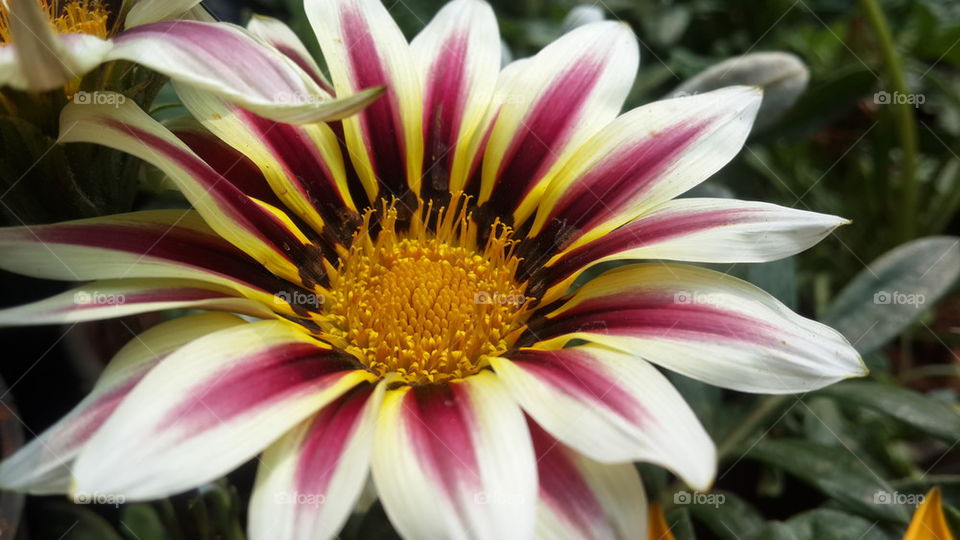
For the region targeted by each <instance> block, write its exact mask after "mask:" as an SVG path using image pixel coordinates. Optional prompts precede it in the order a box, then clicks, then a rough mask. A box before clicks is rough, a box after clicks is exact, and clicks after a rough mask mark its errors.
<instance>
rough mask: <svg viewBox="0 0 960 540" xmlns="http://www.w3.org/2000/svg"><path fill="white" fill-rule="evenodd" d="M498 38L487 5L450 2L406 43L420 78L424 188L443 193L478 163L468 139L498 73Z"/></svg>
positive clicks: (478, 122)
mask: <svg viewBox="0 0 960 540" xmlns="http://www.w3.org/2000/svg"><path fill="white" fill-rule="evenodd" d="M499 36H500V34H499V31H498V29H497V19H496V17H495V16H494V14H493V10H492V9H491V8H490V5H489V4H487V3H486V2H484V1H483V0H454V1H452V2H450V3H448V4H447V5H446V6H444V7H443V8H442V9H441V10H440V11H439V12H438V13H437V15H436V16H435V17H434V18H433V20H432V21H430V23H429V24H427V26H426V27H425V28H424V29H423V31H421V32H420V33H419V34H418V35H417V37H416V38H414V40H413V41H412V42H411V43H410V48H411V50H412V51H413V56H414V58H415V60H416V62H417V63H418V64H419V67H420V70H421V75H422V78H423V79H422V80H423V82H422V84H423V99H424V104H423V130H424V133H423V139H424V150H425V156H424V157H425V162H424V169H425V170H424V174H425V176H426V178H425V180H424V182H425V184H426V186H425V189H428V190H431V191H432V192H440V193H443V192H448V191H449V190H450V189H451V187H453V189H458V188H460V187H462V186H463V185H464V184H465V183H466V179H467V175H469V174H470V172H471V168H472V165H473V164H474V161H475V159H476V147H475V145H473V144H472V140H473V137H474V136H475V135H477V133H476V132H477V131H478V129H480V127H481V124H482V122H483V120H484V117H485V115H486V112H487V106H488V104H489V103H490V101H491V99H492V98H493V91H494V87H495V86H496V82H497V75H498V73H499V71H500V47H501V45H500V37H499Z"/></svg>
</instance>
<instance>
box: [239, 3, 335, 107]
mask: <svg viewBox="0 0 960 540" xmlns="http://www.w3.org/2000/svg"><path fill="white" fill-rule="evenodd" d="M247 30H248V31H249V32H250V33H251V34H253V35H255V36H257V37H258V38H260V39H262V40H263V41H266V42H267V43H269V44H270V45H271V46H273V47H274V48H275V49H277V50H278V51H280V53H281V54H283V55H284V56H286V57H287V58H289V59H291V60H293V62H294V63H295V64H297V66H299V67H300V69H302V70H303V71H305V72H306V73H307V75H310V77H311V78H312V79H313V80H314V82H316V83H317V84H318V85H320V88H323V89H324V91H326V92H327V93H328V94H331V95H333V85H332V84H330V81H328V80H327V77H326V75H324V74H323V71H321V70H320V66H318V65H317V62H316V60H314V59H313V56H312V55H311V54H310V51H308V50H307V47H306V46H305V45H304V44H303V42H302V41H300V38H298V37H297V34H295V33H294V31H293V30H292V29H291V28H290V27H289V26H287V25H286V24H284V23H283V21H281V20H279V19H274V18H273V17H265V16H263V15H254V16H253V17H251V18H250V22H248V23H247Z"/></svg>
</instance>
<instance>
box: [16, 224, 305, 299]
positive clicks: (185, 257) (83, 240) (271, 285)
mask: <svg viewBox="0 0 960 540" xmlns="http://www.w3.org/2000/svg"><path fill="white" fill-rule="evenodd" d="M23 236H24V238H23V239H24V240H25V241H39V242H45V243H50V244H67V245H76V246H86V247H90V248H98V249H107V250H114V251H120V252H124V253H130V254H133V255H137V256H143V257H148V258H151V259H160V260H164V261H169V262H170V263H173V264H179V265H183V266H186V267H190V268H196V269H200V270H203V271H206V272H210V273H211V274H214V275H217V276H221V277H224V278H227V279H231V280H239V281H240V282H242V283H244V284H247V285H250V286H251V287H253V288H256V289H260V290H263V291H270V292H272V291H278V290H282V289H285V288H287V287H289V285H290V284H289V283H287V282H286V281H283V280H281V279H279V278H277V277H276V276H274V275H273V274H271V273H269V272H268V271H266V270H265V269H264V268H263V266H261V265H260V264H259V263H258V262H257V261H255V260H253V259H252V258H250V256H249V255H247V254H245V253H243V252H242V251H240V250H239V249H237V248H235V247H234V246H233V245H231V244H229V243H227V242H226V241H224V240H223V239H221V238H219V237H217V236H211V235H208V234H203V233H200V232H197V231H195V230H193V229H187V228H184V227H177V226H175V225H167V224H162V223H156V224H143V225H140V224H117V225H105V224H70V223H65V224H58V225H40V226H36V227H32V228H31V229H30V231H29V232H25V233H24V235H23Z"/></svg>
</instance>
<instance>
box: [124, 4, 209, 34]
mask: <svg viewBox="0 0 960 540" xmlns="http://www.w3.org/2000/svg"><path fill="white" fill-rule="evenodd" d="M200 2H201V0H139V1H137V2H135V3H134V4H133V7H131V8H130V11H129V12H128V13H127V17H126V19H124V20H123V25H124V26H125V27H126V28H133V27H134V26H139V25H141V24H147V23H152V22H157V21H162V20H164V19H172V18H174V17H177V16H178V15H182V14H183V13H186V12H187V11H190V10H191V9H192V8H193V7H194V6H197V5H199V4H200Z"/></svg>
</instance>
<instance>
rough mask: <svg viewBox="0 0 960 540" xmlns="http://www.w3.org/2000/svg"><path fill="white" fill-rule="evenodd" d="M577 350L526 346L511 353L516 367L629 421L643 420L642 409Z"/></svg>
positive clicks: (615, 382)
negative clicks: (528, 347)
mask: <svg viewBox="0 0 960 540" xmlns="http://www.w3.org/2000/svg"><path fill="white" fill-rule="evenodd" d="M589 358H590V355H589V354H588V353H587V352H586V351H582V350H579V349H572V348H571V349H561V350H556V351H541V350H534V349H527V350H523V351H520V352H519V353H517V354H516V355H513V356H511V360H513V361H514V362H517V366H518V367H519V368H521V369H523V370H524V371H526V372H528V373H530V374H531V375H534V376H536V377H537V378H538V379H540V380H541V381H543V382H545V383H547V384H549V385H551V386H552V387H554V388H555V389H556V390H557V391H559V392H563V393H564V394H567V395H569V396H571V397H573V398H576V399H579V400H583V401H589V402H591V403H597V404H602V405H603V406H605V407H607V408H608V409H610V410H612V411H614V412H615V413H617V414H619V415H620V416H622V417H624V418H626V419H627V420H629V421H630V422H631V423H633V424H639V425H642V424H643V422H644V421H645V420H646V419H647V416H646V414H645V409H644V408H643V406H642V405H641V404H640V402H638V401H637V400H636V399H635V398H634V397H633V396H632V395H631V394H630V393H629V392H627V391H625V390H624V389H623V387H621V386H620V384H619V383H618V382H617V381H615V380H614V379H611V378H610V377H609V376H608V375H607V374H606V373H603V372H602V371H600V370H598V369H596V367H594V366H593V365H591V364H590V363H588V361H585V359H589Z"/></svg>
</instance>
